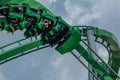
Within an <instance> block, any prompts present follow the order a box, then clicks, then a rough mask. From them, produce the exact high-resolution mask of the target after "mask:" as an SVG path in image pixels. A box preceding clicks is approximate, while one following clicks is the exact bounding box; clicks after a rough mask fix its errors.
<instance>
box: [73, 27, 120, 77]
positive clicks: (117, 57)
mask: <svg viewBox="0 0 120 80" xmlns="http://www.w3.org/2000/svg"><path fill="white" fill-rule="evenodd" d="M74 27H80V28H81V29H83V28H89V27H92V28H93V29H94V35H95V36H96V37H99V38H101V39H103V40H104V41H106V42H107V43H108V44H109V45H110V48H111V51H110V52H111V53H110V52H108V53H109V55H111V54H112V56H109V58H110V62H112V63H110V64H109V65H110V66H111V67H112V68H113V69H114V70H115V72H116V73H118V71H119V68H120V63H119V61H120V46H119V42H118V40H117V38H116V37H115V36H114V35H113V34H112V33H111V32H108V31H106V30H103V29H99V28H97V27H93V26H74ZM109 74H110V75H111V76H112V77H113V79H116V77H117V76H116V75H115V74H114V73H113V72H111V71H110V72H109Z"/></svg>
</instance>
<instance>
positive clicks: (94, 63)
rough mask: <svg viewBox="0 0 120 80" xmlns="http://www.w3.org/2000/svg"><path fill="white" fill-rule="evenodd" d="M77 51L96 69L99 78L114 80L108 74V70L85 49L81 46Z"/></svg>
mask: <svg viewBox="0 0 120 80" xmlns="http://www.w3.org/2000/svg"><path fill="white" fill-rule="evenodd" d="M76 50H77V51H78V52H79V53H80V54H82V56H83V57H84V58H85V59H86V60H87V62H88V63H89V64H90V65H91V66H92V67H93V68H94V70H95V71H96V72H97V74H98V76H100V78H101V79H102V80H113V79H112V78H111V77H110V76H109V75H108V74H107V72H106V70H105V69H104V68H103V67H102V66H101V65H100V64H99V63H98V62H97V61H96V60H95V59H94V58H93V57H92V56H91V55H90V54H89V53H88V52H87V51H86V49H84V48H83V47H82V46H81V45H78V46H77V47H76Z"/></svg>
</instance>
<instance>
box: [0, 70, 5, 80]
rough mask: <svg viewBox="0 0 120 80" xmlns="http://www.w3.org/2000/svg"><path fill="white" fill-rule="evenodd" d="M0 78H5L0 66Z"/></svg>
mask: <svg viewBox="0 0 120 80" xmlns="http://www.w3.org/2000/svg"><path fill="white" fill-rule="evenodd" d="M0 80H6V79H5V76H4V74H3V73H2V70H1V68H0Z"/></svg>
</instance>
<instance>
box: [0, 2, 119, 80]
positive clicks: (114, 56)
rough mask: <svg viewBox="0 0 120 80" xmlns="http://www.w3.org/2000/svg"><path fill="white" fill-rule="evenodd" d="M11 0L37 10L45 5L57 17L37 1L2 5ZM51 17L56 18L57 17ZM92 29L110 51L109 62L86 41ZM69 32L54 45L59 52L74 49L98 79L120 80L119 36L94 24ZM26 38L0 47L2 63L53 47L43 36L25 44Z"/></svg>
mask: <svg viewBox="0 0 120 80" xmlns="http://www.w3.org/2000/svg"><path fill="white" fill-rule="evenodd" d="M8 2H9V3H11V4H19V5H21V4H22V3H27V4H28V5H29V6H30V7H31V8H34V9H38V8H42V9H44V10H45V11H46V14H48V15H50V16H51V17H55V15H54V14H53V13H52V12H50V11H49V10H48V9H47V8H45V7H44V6H43V5H42V4H40V3H38V2H36V1H34V0H0V5H3V4H5V3H8ZM34 4H35V5H34ZM35 16H36V15H35ZM45 17H46V18H47V19H51V17H47V16H45ZM52 19H53V21H54V18H52ZM1 22H2V20H1ZM61 24H65V25H67V23H66V22H64V21H63V22H61ZM89 28H92V29H93V34H94V37H95V40H94V41H95V42H97V43H99V44H101V45H103V46H104V47H105V48H106V50H107V51H108V53H109V60H108V63H106V62H105V61H104V60H102V59H101V57H100V56H98V54H97V53H96V52H95V51H94V50H92V49H91V47H90V46H89V45H88V44H87V41H86V39H87V38H86V36H85V35H86V30H87V29H89ZM68 34H69V36H68V37H67V39H65V40H63V42H62V43H61V44H58V45H57V47H56V48H55V49H56V50H57V51H58V52H59V53H61V54H65V53H68V52H71V53H72V54H73V56H74V57H75V58H76V59H77V60H78V61H79V62H81V63H82V64H83V65H84V66H85V67H86V68H87V69H88V71H90V72H91V73H92V74H93V75H94V76H95V77H96V79H98V80H116V79H120V77H119V76H118V71H119V67H120V63H119V61H120V46H119V42H118V41H117V39H116V37H115V36H114V35H113V34H112V33H111V32H108V31H106V30H103V29H99V28H97V27H93V26H82V25H78V26H70V30H69V33H68ZM51 35H52V32H51ZM26 40H27V39H26V38H25V39H21V40H18V41H16V42H13V43H10V44H8V45H5V46H2V47H0V50H1V53H0V64H3V63H5V62H8V61H10V60H13V59H15V58H18V57H20V56H23V55H26V54H28V53H32V52H34V51H37V50H40V49H43V48H46V47H49V46H51V45H49V44H45V45H43V44H44V43H43V40H42V38H39V39H36V40H33V41H31V42H27V43H23V42H24V41H26ZM80 42H82V43H83V44H85V46H84V47H83V46H82V44H81V43H80ZM71 43H72V44H71ZM14 45H17V46H15V47H13V46H14ZM11 46H12V47H11ZM7 47H11V48H10V49H8V50H6V48H7ZM85 47H87V48H89V49H90V50H91V51H92V52H93V54H94V55H95V56H96V57H97V58H99V59H100V61H101V62H98V61H96V60H95V59H94V57H93V56H92V55H90V54H89V51H88V50H86V49H85ZM74 49H75V50H76V51H78V52H79V53H80V54H79V55H80V56H82V57H83V58H84V59H85V60H86V61H87V62H88V64H90V65H91V66H92V68H93V69H94V71H95V72H96V73H97V75H96V74H94V73H93V72H92V71H91V70H90V69H89V68H88V67H87V66H86V65H85V64H84V63H83V62H82V61H81V60H80V57H79V56H77V55H76V53H74V52H73V50H74Z"/></svg>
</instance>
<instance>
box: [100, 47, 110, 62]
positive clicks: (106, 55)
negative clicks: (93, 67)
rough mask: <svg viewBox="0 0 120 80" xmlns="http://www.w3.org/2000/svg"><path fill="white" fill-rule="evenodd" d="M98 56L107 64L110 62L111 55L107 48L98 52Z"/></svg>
mask: <svg viewBox="0 0 120 80" xmlns="http://www.w3.org/2000/svg"><path fill="white" fill-rule="evenodd" d="M98 55H99V56H100V57H101V58H102V59H103V60H104V61H105V62H106V63H107V62H108V58H109V54H108V52H107V50H106V49H105V48H102V47H101V48H100V49H99V50H98Z"/></svg>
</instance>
